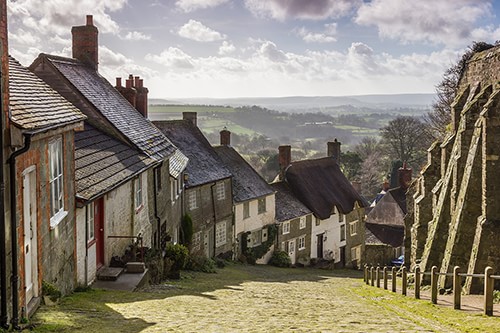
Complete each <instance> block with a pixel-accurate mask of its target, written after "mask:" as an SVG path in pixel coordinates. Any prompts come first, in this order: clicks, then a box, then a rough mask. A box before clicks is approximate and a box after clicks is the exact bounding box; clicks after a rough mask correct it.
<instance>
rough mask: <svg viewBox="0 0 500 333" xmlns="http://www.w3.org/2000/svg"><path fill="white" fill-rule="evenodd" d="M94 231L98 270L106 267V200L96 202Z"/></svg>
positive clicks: (101, 199)
mask: <svg viewBox="0 0 500 333" xmlns="http://www.w3.org/2000/svg"><path fill="white" fill-rule="evenodd" d="M94 230H95V238H96V266H97V269H99V268H101V267H102V266H103V265H104V200H103V198H100V199H97V200H96V201H95V202H94Z"/></svg>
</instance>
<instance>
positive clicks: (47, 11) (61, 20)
mask: <svg viewBox="0 0 500 333" xmlns="http://www.w3.org/2000/svg"><path fill="white" fill-rule="evenodd" d="M126 3H127V0H94V1H81V0H44V1H39V0H17V1H14V0H8V2H7V4H8V10H9V24H10V25H12V24H16V23H21V24H23V25H24V26H25V28H29V29H31V30H33V31H32V32H31V33H34V34H35V33H36V34H42V35H52V34H58V35H68V34H69V33H70V30H69V29H68V27H71V26H75V25H84V24H85V15H86V14H92V15H93V17H94V25H96V26H98V27H99V31H100V32H108V33H114V34H116V33H118V30H119V27H118V24H117V23H116V22H115V21H114V20H113V19H111V17H110V16H109V14H108V12H113V11H117V10H119V9H121V8H123V6H124V5H125V4H126Z"/></svg>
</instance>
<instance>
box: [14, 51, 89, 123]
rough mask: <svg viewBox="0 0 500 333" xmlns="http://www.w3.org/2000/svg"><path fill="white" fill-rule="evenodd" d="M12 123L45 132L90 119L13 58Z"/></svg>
mask: <svg viewBox="0 0 500 333" xmlns="http://www.w3.org/2000/svg"><path fill="white" fill-rule="evenodd" d="M9 104H10V109H11V118H10V120H11V121H12V122H13V123H14V124H16V125H17V126H18V127H20V128H21V129H25V130H33V131H37V130H43V129H48V128H52V127H57V126H64V125H68V124H72V123H77V122H80V121H83V120H84V119H85V118H86V117H85V115H84V114H83V113H81V112H80V110H78V109H77V108H76V107H75V106H74V105H73V104H71V103H70V102H68V101H67V100H66V99H65V98H64V97H62V96H61V95H59V93H57V92H56V91H55V90H54V89H52V88H51V87H50V86H49V85H47V84H46V83H45V82H44V81H42V80H41V79H40V78H39V77H38V76H36V75H35V74H33V73H32V72H30V71H29V70H28V69H27V68H26V67H24V66H22V65H21V64H20V63H19V62H18V61H17V60H15V59H14V58H13V57H10V56H9Z"/></svg>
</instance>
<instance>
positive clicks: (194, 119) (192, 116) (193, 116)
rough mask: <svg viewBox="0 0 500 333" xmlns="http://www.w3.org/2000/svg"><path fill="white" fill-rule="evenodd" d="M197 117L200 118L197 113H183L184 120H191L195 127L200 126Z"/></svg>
mask: <svg viewBox="0 0 500 333" xmlns="http://www.w3.org/2000/svg"><path fill="white" fill-rule="evenodd" d="M197 117H198V115H197V113H196V112H183V113H182V119H184V120H189V121H190V122H192V123H193V125H194V126H198V121H197Z"/></svg>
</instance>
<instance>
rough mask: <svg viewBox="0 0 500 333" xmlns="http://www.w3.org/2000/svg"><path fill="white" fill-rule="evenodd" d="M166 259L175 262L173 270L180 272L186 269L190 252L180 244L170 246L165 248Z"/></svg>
mask: <svg viewBox="0 0 500 333" xmlns="http://www.w3.org/2000/svg"><path fill="white" fill-rule="evenodd" d="M165 258H168V259H170V260H171V261H173V263H172V270H173V271H179V270H181V269H183V268H184V267H186V264H187V261H188V258H189V251H188V249H187V247H185V246H184V245H180V244H168V245H167V247H166V248H165Z"/></svg>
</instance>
